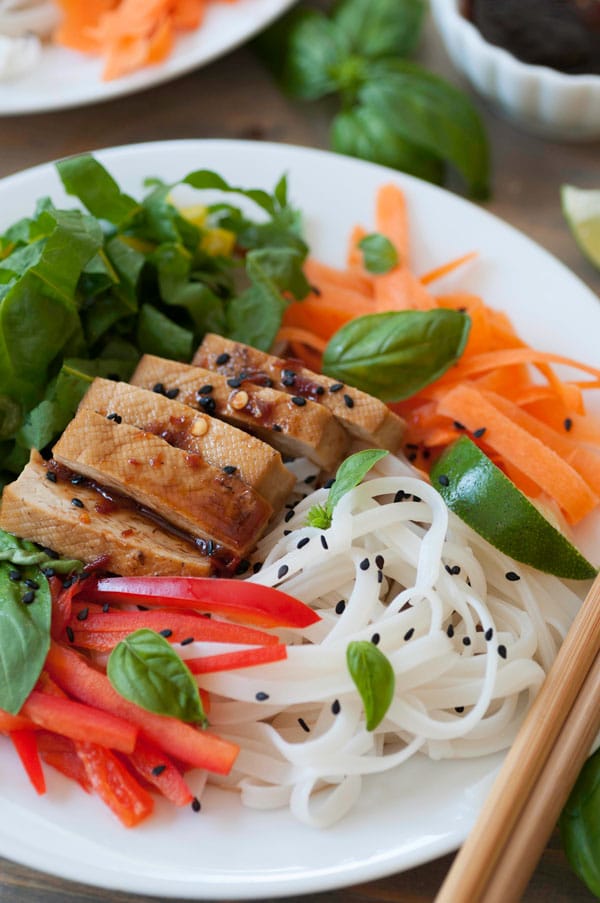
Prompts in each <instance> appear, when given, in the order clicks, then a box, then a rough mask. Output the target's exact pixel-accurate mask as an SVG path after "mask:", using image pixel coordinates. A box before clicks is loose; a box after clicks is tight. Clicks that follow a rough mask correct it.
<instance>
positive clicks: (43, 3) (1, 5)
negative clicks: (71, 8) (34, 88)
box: [0, 0, 59, 81]
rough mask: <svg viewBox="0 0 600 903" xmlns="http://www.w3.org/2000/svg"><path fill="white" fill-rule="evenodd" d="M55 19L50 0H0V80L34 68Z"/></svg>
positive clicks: (53, 5) (56, 10)
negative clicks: (42, 43) (42, 44)
mask: <svg viewBox="0 0 600 903" xmlns="http://www.w3.org/2000/svg"><path fill="white" fill-rule="evenodd" d="M58 20H59V14H58V8H57V6H56V4H55V3H54V2H53V0H0V81H2V80H8V79H11V78H17V77H18V76H20V75H24V74H25V73H27V72H29V71H31V70H32V69H34V68H35V66H36V65H37V63H38V61H39V58H40V53H41V39H43V38H46V37H48V36H49V35H50V33H51V32H52V30H53V29H54V28H55V26H56V25H57V23H58Z"/></svg>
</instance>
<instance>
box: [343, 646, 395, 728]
mask: <svg viewBox="0 0 600 903" xmlns="http://www.w3.org/2000/svg"><path fill="white" fill-rule="evenodd" d="M346 664H347V666H348V671H349V672H350V676H351V678H352V680H353V681H354V683H355V685H356V689H357V690H358V692H359V693H360V698H361V699H362V703H363V706H364V710H365V718H366V723H367V724H366V726H367V730H368V731H374V730H375V728H376V727H377V726H378V725H379V724H381V722H382V721H383V719H384V718H385V715H386V712H387V710H388V709H389V707H390V705H391V703H392V700H393V698H394V689H395V686H396V678H395V675H394V669H393V668H392V666H391V664H390V661H389V659H388V658H387V656H386V655H384V653H383V652H382V651H381V649H379V648H378V647H377V646H375V645H374V644H373V643H370V642H368V641H367V640H354V641H353V642H351V643H348V647H347V649H346Z"/></svg>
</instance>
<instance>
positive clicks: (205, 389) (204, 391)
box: [198, 383, 213, 395]
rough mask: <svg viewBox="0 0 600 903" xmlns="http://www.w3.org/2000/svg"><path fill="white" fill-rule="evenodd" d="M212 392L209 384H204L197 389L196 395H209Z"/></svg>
mask: <svg viewBox="0 0 600 903" xmlns="http://www.w3.org/2000/svg"><path fill="white" fill-rule="evenodd" d="M212 390H213V387H212V386H211V384H210V383H206V385H205V386H201V387H200V388H199V389H198V395H210V393H211V392H212Z"/></svg>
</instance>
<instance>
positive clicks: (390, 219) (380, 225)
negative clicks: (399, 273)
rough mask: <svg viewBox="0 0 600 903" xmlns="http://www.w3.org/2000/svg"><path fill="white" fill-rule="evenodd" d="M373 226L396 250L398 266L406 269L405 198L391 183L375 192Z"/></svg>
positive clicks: (406, 222) (406, 214)
mask: <svg viewBox="0 0 600 903" xmlns="http://www.w3.org/2000/svg"><path fill="white" fill-rule="evenodd" d="M375 224H376V228H377V231H378V232H380V233H381V234H382V235H385V236H386V238H388V239H389V240H390V241H391V243H392V244H393V245H394V247H395V248H396V250H397V252H398V256H399V258H400V265H401V266H403V267H408V256H409V238H408V236H409V229H408V212H407V208H406V196H405V194H404V192H403V191H402V190H401V189H400V188H398V186H397V185H393V184H392V183H391V182H390V183H388V184H387V185H382V186H381V188H380V189H379V191H378V192H377V199H376V202H375Z"/></svg>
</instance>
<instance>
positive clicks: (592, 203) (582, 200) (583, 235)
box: [560, 185, 600, 269]
mask: <svg viewBox="0 0 600 903" xmlns="http://www.w3.org/2000/svg"><path fill="white" fill-rule="evenodd" d="M560 196H561V201H562V208H563V213H564V215H565V219H566V220H567V223H568V224H569V228H570V230H571V232H572V233H573V236H574V238H575V241H576V242H577V244H578V245H579V247H580V248H581V250H582V252H583V253H584V254H585V256H586V257H587V258H588V260H590V261H591V263H593V264H594V266H595V267H597V268H598V269H600V190H596V189H591V188H590V189H584V188H575V186H574V185H563V186H562V187H561V189H560Z"/></svg>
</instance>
